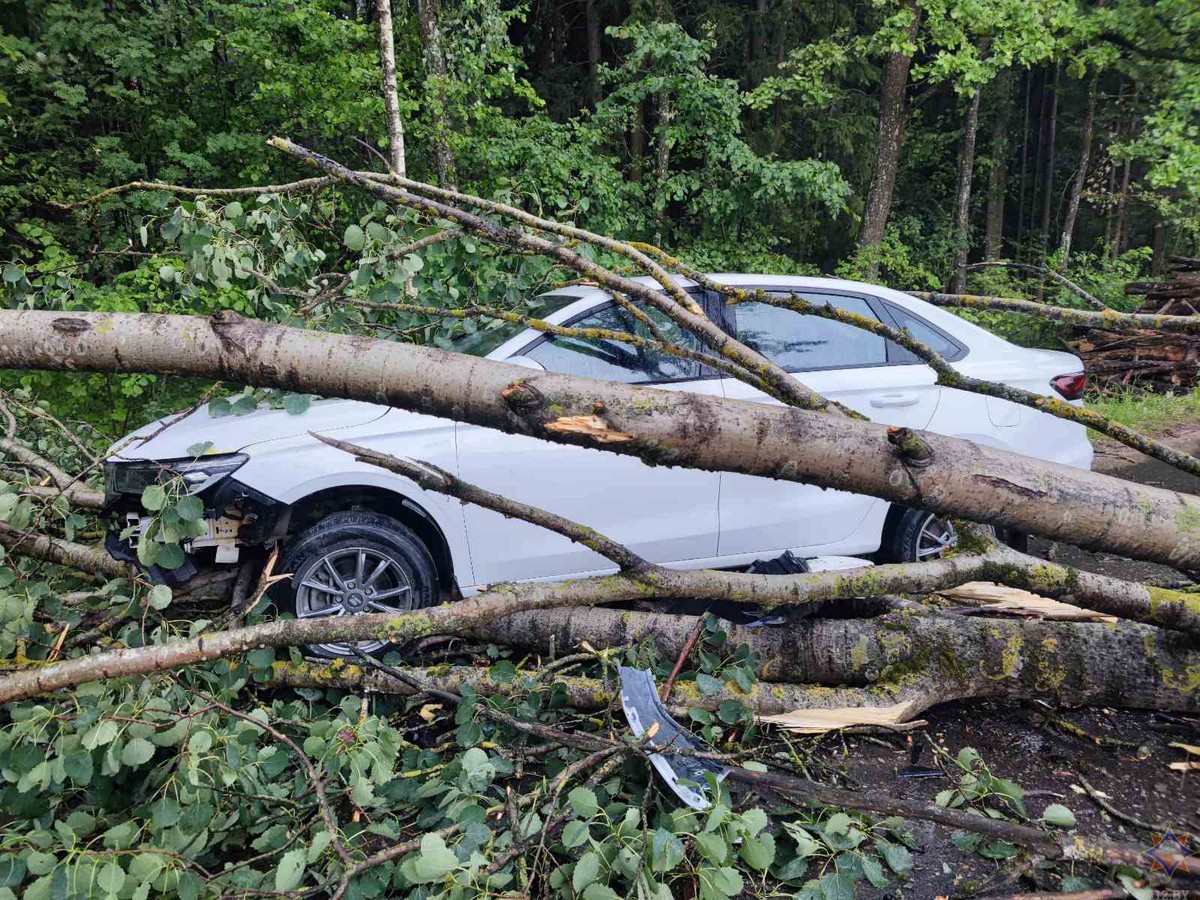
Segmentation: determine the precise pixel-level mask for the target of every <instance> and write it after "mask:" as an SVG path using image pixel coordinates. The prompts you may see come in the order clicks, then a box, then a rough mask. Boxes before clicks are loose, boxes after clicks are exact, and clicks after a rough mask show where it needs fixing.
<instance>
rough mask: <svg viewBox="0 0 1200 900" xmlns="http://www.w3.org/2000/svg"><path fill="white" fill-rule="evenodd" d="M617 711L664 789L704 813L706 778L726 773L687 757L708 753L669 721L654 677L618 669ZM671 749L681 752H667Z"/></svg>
mask: <svg viewBox="0 0 1200 900" xmlns="http://www.w3.org/2000/svg"><path fill="white" fill-rule="evenodd" d="M620 674H621V708H622V709H623V710H624V711H625V720H626V721H627V722H629V729H630V731H632V732H633V735H634V737H639V738H640V737H643V736H644V743H645V745H646V746H647V747H649V748H651V749H652V750H654V751H655V752H653V753H651V754H650V763H651V765H653V766H654V768H655V769H657V770H658V774H659V775H661V776H662V779H663V781H665V782H666V783H667V786H668V787H670V788H671V790H672V791H674V792H675V796H677V797H678V798H679V799H680V800H682V801H683V802H684V803H686V804H687V805H688V806H690V807H691V808H692V809H708V807H709V806H711V805H712V801H710V800H709V799H708V777H707V776H708V775H712V776H713V777H715V778H716V779H717V781H721V780H722V779H723V778H724V777H725V776H726V775H727V774H728V769H727V768H726V767H725V766H723V765H721V764H720V763H718V762H716V761H715V760H712V759H704V758H701V757H699V756H694V755H687V754H695V753H712V752H713V750H712V748H711V747H709V746H708V745H707V744H705V743H704V742H703V741H701V740H700V739H699V738H697V737H695V736H694V735H692V734H691V733H690V732H688V731H686V730H685V729H684V728H683V726H682V725H680V724H679V723H678V722H676V721H675V720H674V719H673V718H671V714H670V713H669V712H667V708H666V707H665V706H664V705H663V702H662V700H661V699H659V696H658V686H657V685H656V684H655V683H654V676H653V675H652V674H651V673H650V671H649V670H647V669H634V668H631V667H629V666H621V667H620ZM672 749H674V750H677V751H683V752H676V753H672V752H670V751H671V750H672Z"/></svg>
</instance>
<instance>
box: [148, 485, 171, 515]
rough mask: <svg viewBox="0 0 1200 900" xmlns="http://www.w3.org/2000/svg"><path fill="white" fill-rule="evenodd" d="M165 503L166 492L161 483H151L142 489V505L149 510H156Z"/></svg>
mask: <svg viewBox="0 0 1200 900" xmlns="http://www.w3.org/2000/svg"><path fill="white" fill-rule="evenodd" d="M166 505H167V492H166V491H165V490H163V486H162V485H161V484H151V485H148V486H147V487H146V489H145V490H143V491H142V506H144V507H145V508H146V509H148V510H150V511H151V512H158V511H159V510H160V509H162V508H163V507H164V506H166Z"/></svg>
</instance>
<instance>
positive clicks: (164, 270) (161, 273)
mask: <svg viewBox="0 0 1200 900" xmlns="http://www.w3.org/2000/svg"><path fill="white" fill-rule="evenodd" d="M176 274H177V272H176V270H175V267H174V266H168V265H163V266H159V267H158V277H159V278H161V279H162V280H163V281H165V282H167V283H168V284H169V283H171V282H172V281H174V280H175V275H176Z"/></svg>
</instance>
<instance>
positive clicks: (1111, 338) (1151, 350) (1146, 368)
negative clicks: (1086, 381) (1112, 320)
mask: <svg viewBox="0 0 1200 900" xmlns="http://www.w3.org/2000/svg"><path fill="white" fill-rule="evenodd" d="M1171 270H1172V278H1171V280H1170V281H1131V282H1130V283H1129V284H1127V285H1125V293H1126V294H1127V295H1129V296H1144V297H1145V300H1144V302H1143V303H1142V305H1141V307H1140V308H1139V309H1138V312H1143V313H1159V314H1162V315H1173V316H1195V315H1200V258H1195V257H1188V256H1172V257H1171ZM1071 346H1072V347H1073V348H1074V349H1075V351H1076V352H1077V353H1078V354H1079V356H1080V357H1081V358H1082V359H1083V362H1084V367H1085V368H1086V370H1087V373H1088V375H1089V376H1091V380H1092V382H1093V384H1096V385H1099V386H1108V387H1126V386H1130V385H1136V386H1137V387H1141V388H1145V389H1149V390H1156V391H1163V392H1179V391H1188V390H1191V389H1192V388H1194V387H1196V385H1197V380H1198V376H1200V336H1197V335H1192V334H1168V333H1166V332H1161V331H1128V332H1123V333H1116V332H1105V331H1099V330H1096V329H1088V330H1087V331H1085V332H1083V333H1082V335H1081V336H1080V337H1079V338H1078V339H1076V340H1074V341H1072V342H1071Z"/></svg>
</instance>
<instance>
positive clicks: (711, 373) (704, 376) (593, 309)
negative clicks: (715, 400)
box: [505, 287, 724, 387]
mask: <svg viewBox="0 0 1200 900" xmlns="http://www.w3.org/2000/svg"><path fill="white" fill-rule="evenodd" d="M684 290H685V291H687V292H688V293H689V294H692V295H697V294H701V293H703V292H702V291H701V290H700V289H699V288H696V287H685V288H684ZM616 305H617V301H616V300H613V299H612V297H609V298H608V299H607V300H602V301H600V302H599V303H597V304H596V305H595V306H589V307H588V308H587V309H585V310H582V311H581V312H577V313H576V314H575V315H573V316H571V317H570V318H569V319H567V320H566V321H564V322H559V323H558V324H559V325H562V326H563V327H564V328H566V327H570V326H571V325H574V324H575V323H576V322H579V321H580V320H582V319H586V318H587V317H588V316H591V315H595V314H596V313H598V312H601V311H603V310H606V309H609V308H610V307H613V306H616ZM706 305H707V304H706ZM706 312H707V310H706ZM554 338H555V335H553V334H539V335H538V336H537V337H536V338H534V339H533V340H532V341H530V342H529V343H528V344H526V345H525V346H524V347H522V348H521V349H520V350H517V351H516V352H514V353H510V354H508V356H506V357H505V359H506V360H509V359H512V358H513V357H514V356H525V355H526V354H527V353H529V351H531V350H534V349H536V348H537V347H540V346H541V345H542V344H544V343H546V342H547V341H550V340H553V339H554ZM702 349H704V350H707V348H702ZM534 362H537V360H534ZM722 377H724V373H723V372H719V371H717V370H716V369H713V368H710V367H708V366H706V365H704V364H703V363H701V364H700V374H699V376H697V377H695V378H661V379H657V380H654V381H628V382H622V384H629V385H631V386H633V387H645V386H647V385H656V384H683V383H685V382H693V381H709V380H711V379H713V378H722Z"/></svg>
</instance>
